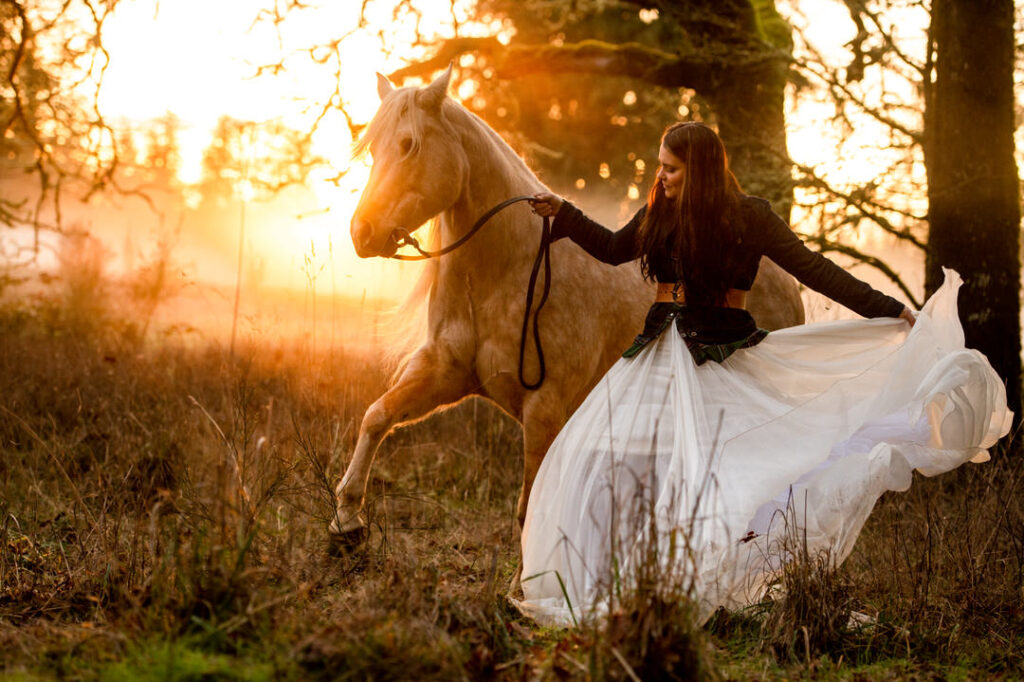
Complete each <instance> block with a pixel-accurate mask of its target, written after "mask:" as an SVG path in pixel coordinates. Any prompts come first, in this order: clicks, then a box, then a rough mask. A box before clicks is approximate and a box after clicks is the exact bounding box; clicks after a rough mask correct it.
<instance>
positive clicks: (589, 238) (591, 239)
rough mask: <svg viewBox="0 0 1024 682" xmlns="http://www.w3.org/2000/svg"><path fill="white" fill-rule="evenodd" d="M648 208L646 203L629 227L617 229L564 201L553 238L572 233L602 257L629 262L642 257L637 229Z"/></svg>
mask: <svg viewBox="0 0 1024 682" xmlns="http://www.w3.org/2000/svg"><path fill="white" fill-rule="evenodd" d="M646 210H647V207H646V206H645V207H643V208H641V209H640V210H639V211H637V213H636V215H634V216H633V218H632V219H631V220H630V221H629V222H628V223H626V225H625V227H623V228H622V229H621V230H618V231H614V232H613V231H612V230H609V229H608V228H606V227H604V226H602V225H600V224H598V223H596V222H594V221H593V220H591V219H590V218H588V217H587V216H585V215H584V214H583V211H581V210H579V209H578V208H576V207H575V206H573V205H572V204H570V203H569V202H568V201H562V206H561V207H560V208H559V209H558V213H557V214H556V215H555V221H554V223H553V224H552V225H551V240H552V241H555V240H557V239H561V238H562V237H568V238H569V239H571V240H573V241H574V242H576V243H577V244H579V245H580V246H582V247H583V249H584V250H585V251H586V252H587V253H589V254H590V255H591V256H593V257H594V258H596V259H598V260H599V261H603V262H605V263H610V264H611V265H619V264H620V263H626V262H628V261H631V260H634V259H636V258H639V257H640V251H639V248H638V247H637V241H636V233H637V229H638V228H639V227H640V223H641V222H642V221H643V217H644V212H645V211H646Z"/></svg>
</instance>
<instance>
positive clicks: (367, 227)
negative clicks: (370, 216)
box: [351, 218, 373, 255]
mask: <svg viewBox="0 0 1024 682" xmlns="http://www.w3.org/2000/svg"><path fill="white" fill-rule="evenodd" d="M351 231H352V245H353V246H354V247H356V253H358V254H359V255H363V254H364V253H365V252H368V251H369V249H370V243H371V242H372V241H373V226H372V225H371V224H370V223H369V221H367V220H363V219H362V218H353V219H352V230H351Z"/></svg>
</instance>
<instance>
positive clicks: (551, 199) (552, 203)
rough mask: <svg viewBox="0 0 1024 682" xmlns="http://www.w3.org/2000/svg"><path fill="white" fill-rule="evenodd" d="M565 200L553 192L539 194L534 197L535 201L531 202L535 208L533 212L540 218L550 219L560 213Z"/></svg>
mask: <svg viewBox="0 0 1024 682" xmlns="http://www.w3.org/2000/svg"><path fill="white" fill-rule="evenodd" d="M562 202H563V199H562V197H560V196H558V195H557V194H552V193H551V192H538V193H537V194H534V195H533V199H531V200H530V206H532V207H533V212H534V213H536V214H537V215H539V216H544V217H545V218H546V217H549V216H553V215H555V214H556V213H558V209H560V208H561V207H562Z"/></svg>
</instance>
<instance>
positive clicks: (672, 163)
mask: <svg viewBox="0 0 1024 682" xmlns="http://www.w3.org/2000/svg"><path fill="white" fill-rule="evenodd" d="M658 163H659V164H661V165H660V166H659V167H658V179H659V180H661V186H662V188H663V189H664V190H665V196H666V197H668V198H669V199H675V198H676V197H678V196H679V192H681V191H682V189H683V179H684V178H685V177H686V168H685V164H683V162H682V161H681V160H680V159H679V157H678V156H676V155H675V154H673V153H672V152H670V151H669V150H668V149H666V148H665V145H662V146H661V149H660V150H658Z"/></svg>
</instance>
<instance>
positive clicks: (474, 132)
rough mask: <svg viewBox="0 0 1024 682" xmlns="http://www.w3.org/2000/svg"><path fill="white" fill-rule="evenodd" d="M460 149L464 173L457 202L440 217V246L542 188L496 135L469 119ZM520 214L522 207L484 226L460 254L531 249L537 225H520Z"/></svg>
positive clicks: (506, 212)
mask: <svg viewBox="0 0 1024 682" xmlns="http://www.w3.org/2000/svg"><path fill="white" fill-rule="evenodd" d="M463 145H464V149H465V151H466V155H467V157H468V161H469V173H468V174H467V177H466V180H465V185H464V186H463V188H462V193H461V195H460V197H459V200H458V201H456V203H455V204H454V205H453V206H452V208H451V209H449V210H448V211H447V212H446V213H445V215H444V216H442V221H441V229H442V236H443V241H444V242H445V243H450V242H451V241H453V240H454V239H457V238H459V237H461V236H462V235H463V234H465V232H466V231H467V230H468V229H469V228H470V226H471V225H472V224H473V223H474V222H475V221H476V220H477V219H478V218H479V217H480V216H482V215H483V214H484V213H486V212H487V211H488V210H489V209H491V208H492V207H493V206H495V205H497V204H499V203H501V202H502V201H504V200H506V199H509V198H511V197H514V196H521V195H524V194H534V193H536V192H538V191H540V190H541V189H543V185H542V184H541V182H540V181H539V180H538V179H537V178H536V176H534V175H533V173H532V172H530V170H529V168H527V167H526V164H525V163H523V162H522V161H521V160H520V159H519V158H518V157H517V156H516V155H515V153H514V152H512V150H511V149H510V148H509V147H508V146H507V145H505V143H504V142H502V141H501V140H500V138H498V136H497V135H496V134H494V133H493V132H491V131H489V130H486V129H484V128H483V124H482V123H479V122H477V121H475V120H474V119H470V120H469V121H468V122H467V124H466V126H465V128H464V134H463ZM523 213H524V209H523V208H522V207H518V210H517V209H516V208H514V207H510V208H509V209H506V210H505V211H503V212H502V213H500V214H498V215H496V216H494V217H493V218H491V220H490V221H489V223H488V225H487V226H485V227H484V228H483V229H481V230H480V232H478V233H477V234H476V235H475V236H474V237H473V238H472V239H471V240H470V241H469V242H467V244H466V246H465V247H463V248H464V249H468V250H467V251H465V252H464V254H461V255H464V256H466V257H469V258H473V257H474V252H475V253H477V254H479V253H490V254H495V253H505V254H509V255H511V254H513V253H517V252H519V251H521V250H523V248H524V247H528V249H527V250H529V249H532V248H534V246H533V245H535V244H536V242H537V238H538V237H539V221H538V220H524V219H523ZM513 216H515V217H513ZM534 223H536V224H534ZM498 249H500V250H501V251H497V250H498ZM460 250H461V249H460ZM524 252H525V251H524ZM456 253H457V252H456ZM453 255H455V254H453Z"/></svg>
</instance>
